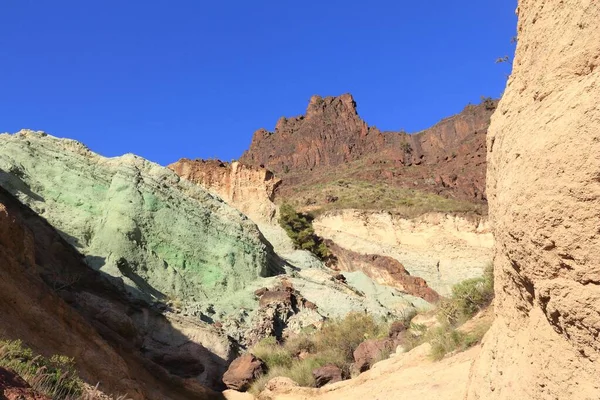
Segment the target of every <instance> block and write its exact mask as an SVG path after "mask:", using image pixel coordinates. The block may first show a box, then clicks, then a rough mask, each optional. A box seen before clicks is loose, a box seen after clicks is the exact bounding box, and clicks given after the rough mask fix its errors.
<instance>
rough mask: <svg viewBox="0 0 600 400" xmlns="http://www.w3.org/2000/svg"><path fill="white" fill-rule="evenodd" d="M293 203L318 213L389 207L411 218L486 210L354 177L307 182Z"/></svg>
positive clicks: (479, 206) (472, 204) (422, 192)
mask: <svg viewBox="0 0 600 400" xmlns="http://www.w3.org/2000/svg"><path fill="white" fill-rule="evenodd" d="M327 196H332V197H336V198H337V200H336V201H335V202H331V203H329V202H327V200H326V198H327ZM307 199H311V201H310V202H308V201H307ZM290 204H291V205H292V207H295V208H301V207H306V209H310V212H311V214H313V215H315V216H316V215H319V214H320V213H323V212H326V211H329V210H343V209H358V210H387V211H390V212H393V213H395V214H398V215H402V216H405V217H409V218H412V217H416V216H418V215H421V214H424V213H428V212H448V213H476V214H485V213H486V208H485V205H483V204H474V203H471V202H468V201H462V200H458V199H451V198H446V197H443V196H440V195H437V194H433V193H429V192H425V191H422V190H416V189H409V188H403V187H398V186H393V185H389V184H388V183H386V182H380V183H371V182H367V181H361V180H357V179H351V178H345V179H338V180H335V181H330V182H327V183H316V184H313V185H307V186H306V187H304V188H303V189H302V191H299V192H298V193H297V194H296V195H295V196H293V197H292V199H291V200H290ZM307 205H308V206H307Z"/></svg>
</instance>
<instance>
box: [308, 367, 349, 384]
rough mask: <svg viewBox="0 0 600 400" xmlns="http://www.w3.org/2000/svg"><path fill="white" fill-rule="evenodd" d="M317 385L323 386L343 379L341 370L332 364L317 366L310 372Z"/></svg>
mask: <svg viewBox="0 0 600 400" xmlns="http://www.w3.org/2000/svg"><path fill="white" fill-rule="evenodd" d="M312 374H313V377H314V378H315V383H316V385H317V387H321V386H325V385H327V384H329V383H335V382H339V381H341V380H343V377H342V370H341V369H340V368H339V367H338V366H336V365H333V364H329V365H325V366H323V367H321V368H317V369H315V370H313V372H312Z"/></svg>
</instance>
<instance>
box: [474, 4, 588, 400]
mask: <svg viewBox="0 0 600 400" xmlns="http://www.w3.org/2000/svg"><path fill="white" fill-rule="evenodd" d="M517 13H518V16H519V25H518V46H517V51H516V56H515V60H514V70H513V75H512V76H511V78H510V80H509V81H508V85H507V88H506V92H505V94H504V96H503V98H502V101H501V102H500V105H499V107H498V110H497V111H496V113H495V114H494V116H493V118H492V125H491V127H490V130H489V133H488V143H487V146H488V175H487V193H488V199H489V207H490V219H491V222H492V225H493V231H494V234H495V237H496V240H497V243H496V249H495V263H494V267H495V278H496V287H495V291H496V320H495V322H494V325H493V327H492V329H491V330H490V331H489V332H488V334H487V336H486V338H485V340H484V346H483V351H482V354H481V357H480V358H479V359H478V361H477V362H476V364H475V365H474V367H473V370H472V376H471V382H470V386H469V393H468V397H467V398H468V399H470V400H476V399H482V400H483V399H485V400H496V399H516V398H518V399H553V400H554V399H560V400H562V399H573V400H577V399H581V400H583V399H589V400H591V399H599V398H600V380H599V379H598V377H600V341H599V340H598V335H599V333H600V252H599V251H598V250H599V249H600V234H599V225H598V222H599V220H598V213H599V210H600V107H599V104H600V68H599V64H600V3H599V2H598V1H596V0H577V1H576V0H521V1H519V7H518V10H517Z"/></svg>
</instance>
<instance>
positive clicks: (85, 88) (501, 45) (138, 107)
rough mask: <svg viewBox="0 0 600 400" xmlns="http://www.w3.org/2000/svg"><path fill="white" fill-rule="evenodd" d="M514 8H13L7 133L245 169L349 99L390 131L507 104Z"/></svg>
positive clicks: (390, 1)
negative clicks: (291, 122)
mask: <svg viewBox="0 0 600 400" xmlns="http://www.w3.org/2000/svg"><path fill="white" fill-rule="evenodd" d="M515 8H516V1H514V0H513V1H481V0H478V1H474V0H469V1H466V0H457V1H447V0H445V1H441V0H430V1H414V2H412V1H411V2H408V1H406V2H405V1H398V0H371V1H358V0H355V1H352V0H350V1H349V0H345V1H338V0H327V1H324V0H305V1H285V0H283V1H282V0H265V1H262V0H255V1H248V0H236V1H232V0H229V1H227V0H224V1H201V0H176V1H173V0H171V1H167V0H145V1H141V0H127V1H123V0H85V1H82V0H55V1H49V0H4V1H2V2H1V4H0V26H1V27H2V33H1V34H0V51H1V53H0V54H1V62H0V95H1V96H0V132H5V131H8V132H15V131H17V130H19V129H21V128H30V129H39V130H45V131H47V132H49V133H51V134H53V135H55V136H59V137H69V138H73V139H77V140H80V141H82V142H84V143H85V144H87V145H88V146H89V147H90V148H91V149H92V150H94V151H97V152H99V153H101V154H103V155H106V156H115V155H121V154H123V153H128V152H131V153H135V154H139V155H141V156H143V157H146V158H148V159H150V160H152V161H156V162H158V163H161V164H168V163H170V162H173V161H175V160H177V159H179V158H181V157H189V158H197V157H199V158H209V157H219V158H221V159H224V160H230V159H233V158H237V157H239V156H240V155H241V153H242V152H243V151H244V150H245V149H246V148H247V147H248V145H249V143H250V140H251V137H252V133H253V132H254V131H255V130H256V129H258V128H261V127H265V128H267V129H269V130H271V129H273V127H274V125H275V123H276V121H277V119H278V118H279V117H280V116H283V115H285V116H293V115H298V114H302V113H303V112H304V110H305V109H306V105H307V103H308V100H309V98H310V96H311V95H313V94H320V95H323V96H326V95H339V94H341V93H346V92H350V93H352V94H353V95H354V98H355V100H356V101H357V103H358V109H359V113H360V114H361V116H362V117H363V118H364V119H365V120H366V121H367V122H368V123H369V124H370V125H376V126H377V127H379V128H380V129H384V130H400V129H405V130H407V131H409V132H414V131H418V130H421V129H424V128H426V127H428V126H431V125H433V124H434V123H436V122H437V121H438V120H440V119H441V118H444V117H447V116H450V115H452V114H455V113H457V112H459V111H460V110H461V109H462V108H463V107H464V106H465V105H466V104H467V103H469V102H471V103H478V102H479V99H480V97H481V96H482V95H484V96H492V97H498V96H499V95H500V94H501V93H502V91H503V89H504V86H505V83H506V75H507V74H508V73H509V70H510V65H509V64H495V60H496V58H498V57H501V56H504V55H510V56H512V54H513V53H514V44H511V42H510V39H511V37H513V36H514V35H515V31H516V17H515V14H514V10H515Z"/></svg>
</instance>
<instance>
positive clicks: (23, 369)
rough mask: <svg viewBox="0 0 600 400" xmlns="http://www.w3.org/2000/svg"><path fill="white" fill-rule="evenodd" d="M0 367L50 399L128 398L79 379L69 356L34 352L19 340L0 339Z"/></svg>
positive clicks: (90, 399) (92, 399)
mask: <svg viewBox="0 0 600 400" xmlns="http://www.w3.org/2000/svg"><path fill="white" fill-rule="evenodd" d="M0 367H3V368H9V369H12V370H13V371H15V372H16V373H17V374H18V375H19V376H20V377H21V378H23V379H24V380H25V381H26V382H27V383H28V384H29V385H30V386H31V387H32V388H33V389H34V390H35V391H36V392H38V393H41V394H44V395H46V396H48V397H51V398H52V399H54V400H112V399H114V400H128V397H127V396H125V395H123V396H119V397H117V398H113V397H110V396H107V395H105V394H104V393H102V392H101V391H100V390H98V385H96V387H93V386H90V385H88V384H86V383H85V382H83V381H82V380H81V379H80V378H79V375H78V374H77V371H76V369H75V360H74V359H73V358H70V357H67V356H64V355H53V356H52V357H50V358H45V357H42V356H41V355H36V354H34V352H33V351H32V350H31V349H30V348H28V347H26V346H25V345H23V343H22V342H21V341H20V340H0Z"/></svg>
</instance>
